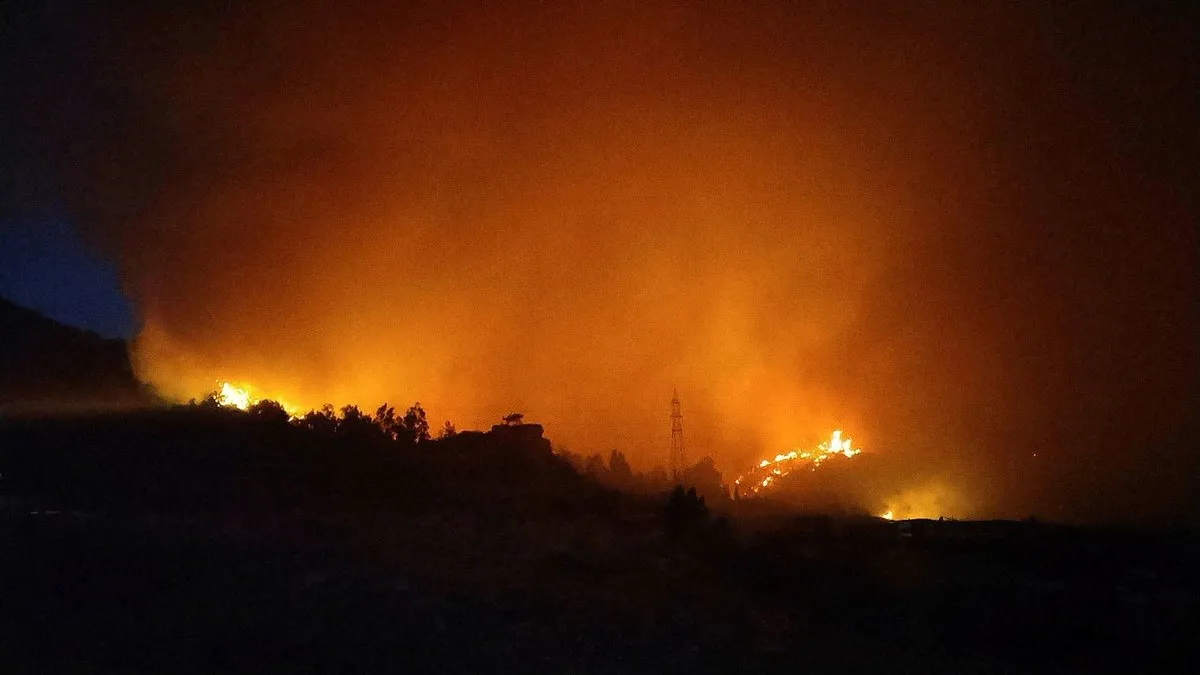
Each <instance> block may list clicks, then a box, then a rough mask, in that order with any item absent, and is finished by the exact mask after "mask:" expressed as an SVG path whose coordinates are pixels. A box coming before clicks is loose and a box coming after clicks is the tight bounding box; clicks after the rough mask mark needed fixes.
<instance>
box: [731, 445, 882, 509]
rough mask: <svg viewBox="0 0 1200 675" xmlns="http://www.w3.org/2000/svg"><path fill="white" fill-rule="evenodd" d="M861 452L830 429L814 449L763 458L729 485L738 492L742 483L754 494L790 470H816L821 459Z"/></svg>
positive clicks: (849, 455)
mask: <svg viewBox="0 0 1200 675" xmlns="http://www.w3.org/2000/svg"><path fill="white" fill-rule="evenodd" d="M861 452H862V450H861V449H859V448H855V447H853V444H852V441H851V439H850V438H849V437H846V438H842V430H841V429H834V431H833V433H832V434H830V435H829V440H828V441H826V442H822V443H820V444H818V445H817V447H816V448H814V449H812V450H799V449H797V450H792V451H791V452H786V453H782V454H778V455H775V457H773V458H771V459H764V460H762V461H761V462H759V463H758V466H757V467H755V468H754V469H752V470H751V471H750V472H748V473H746V474H743V475H741V476H738V477H737V479H736V480H734V481H733V484H734V485H735V486H737V488H738V491H739V493H741V489H742V486H745V489H746V490H747V491H748V492H749V494H752V495H757V494H758V493H759V492H761V491H762V490H764V489H766V488H768V487H770V486H771V485H773V484H775V483H776V482H777V481H778V480H779V479H780V478H783V477H784V476H786V475H788V474H790V473H792V472H793V471H796V470H798V469H808V470H810V471H816V470H817V468H818V467H819V466H821V463H822V462H825V461H827V460H828V459H830V458H831V457H837V456H841V457H845V458H850V457H853V456H855V455H857V454H859V453H861Z"/></svg>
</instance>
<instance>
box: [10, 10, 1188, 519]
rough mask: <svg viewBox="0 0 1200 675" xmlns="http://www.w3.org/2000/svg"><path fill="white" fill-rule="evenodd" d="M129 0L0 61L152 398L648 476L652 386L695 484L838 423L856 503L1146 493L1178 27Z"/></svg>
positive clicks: (1054, 507) (1182, 287)
mask: <svg viewBox="0 0 1200 675" xmlns="http://www.w3.org/2000/svg"><path fill="white" fill-rule="evenodd" d="M159 4H160V3H154V4H153V6H152V8H149V9H146V8H143V9H141V10H138V11H131V10H128V9H121V10H112V9H111V8H110V9H109V10H104V11H102V10H93V11H92V13H91V14H86V15H74V14H70V13H57V14H56V13H50V12H46V11H43V12H41V13H38V12H33V13H31V16H34V18H28V17H27V18H26V21H27V25H26V26H25V27H24V29H22V30H24V31H25V32H23V33H22V35H23V36H24V38H25V39H26V40H27V42H29V45H27V46H30V47H31V48H30V49H29V52H30V54H37V56H30V57H29V61H30V62H29V63H26V64H24V65H22V66H20V67H19V68H16V69H14V70H13V72H14V73H16V71H20V72H19V73H17V74H16V75H14V77H15V81H17V82H19V84H20V86H22V87H23V91H25V92H27V97H28V100H29V105H28V107H27V112H29V113H30V114H28V115H27V116H26V117H27V118H28V119H27V121H26V125H27V127H26V128H28V129H30V130H32V133H33V135H34V136H35V137H37V138H40V139H43V144H44V147H45V150H44V151H43V153H42V154H43V155H44V156H45V157H48V158H49V159H47V160H46V161H47V163H48V164H49V165H51V166H52V173H53V175H54V177H55V180H56V181H57V185H58V186H59V188H60V190H61V194H62V200H63V201H64V202H65V203H66V205H67V207H68V209H70V211H71V212H72V213H73V215H74V222H75V223H76V224H77V225H78V226H79V227H80V228H82V229H83V230H85V231H86V233H87V235H88V236H89V238H90V239H91V240H92V241H93V242H94V243H95V244H96V245H98V246H99V247H101V248H102V249H103V250H106V251H108V252H109V253H110V254H111V255H112V256H113V257H114V258H115V259H116V260H117V262H118V264H119V266H120V269H121V272H122V274H123V278H124V283H125V288H126V290H127V292H128V294H129V295H130V297H131V299H132V300H133V302H134V303H135V304H136V307H137V312H138V314H139V320H140V322H141V325H142V330H141V333H140V335H139V336H138V337H137V340H136V343H135V345H134V348H133V356H134V359H135V363H136V367H137V371H138V373H139V374H140V376H141V377H142V378H144V379H145V380H147V381H149V382H150V383H152V384H153V385H154V386H156V387H158V388H159V389H160V390H161V391H162V392H164V393H165V394H167V395H169V396H173V397H178V398H181V399H186V398H188V397H191V396H196V395H199V394H202V393H203V392H205V391H206V390H209V389H212V388H213V386H214V385H215V383H216V382H217V381H218V380H231V381H236V382H245V383H249V384H251V385H253V386H255V387H256V388H257V390H258V391H259V392H260V393H261V394H263V395H267V396H274V397H278V398H282V399H284V400H287V401H289V402H292V403H293V404H297V405H301V406H306V407H307V406H318V405H320V404H321V403H323V402H326V401H329V402H335V403H339V404H340V403H343V402H355V403H359V404H362V405H374V404H376V403H378V402H380V401H383V400H387V401H391V402H393V403H395V404H404V403H407V402H411V401H413V400H420V401H421V403H422V404H423V405H424V406H425V407H426V408H427V409H428V410H430V412H431V414H432V416H433V417H434V418H436V419H445V418H448V419H452V420H454V421H455V422H456V423H457V424H458V425H459V426H460V427H478V426H483V425H488V424H490V423H492V422H493V421H496V420H497V419H498V418H499V416H500V415H502V414H504V413H507V412H510V411H513V410H518V411H522V412H524V413H525V414H526V417H527V418H528V419H531V420H536V421H539V422H542V423H544V424H546V425H547V427H548V429H549V433H550V435H551V436H552V437H553V438H554V439H555V441H556V442H558V443H560V444H563V445H566V446H569V447H570V448H571V449H573V450H575V451H582V452H595V451H605V450H607V449H608V448H612V447H616V448H620V449H621V450H622V451H624V452H625V453H626V454H627V455H628V456H630V458H631V459H632V460H633V461H634V463H635V465H638V466H640V467H642V468H648V467H650V466H651V465H654V464H659V463H663V462H664V461H665V458H666V449H667V446H668V444H669V423H668V419H667V413H668V410H669V408H668V400H669V399H670V396H671V392H672V390H673V389H677V390H678V391H679V393H680V396H681V398H682V399H683V402H684V412H685V429H686V433H687V443H688V450H689V454H690V455H691V457H692V458H699V457H700V456H703V455H712V456H713V457H714V458H715V459H716V460H717V463H718V465H719V466H720V467H722V468H723V469H725V470H726V472H727V473H732V474H736V473H739V472H740V470H741V469H743V468H744V467H746V466H748V465H749V464H751V463H752V462H753V461H754V460H756V459H757V458H758V457H759V456H761V455H763V454H774V453H775V452H777V451H780V450H782V449H785V448H787V447H792V446H796V445H805V446H806V445H811V444H813V443H815V442H816V441H818V440H821V439H822V438H824V437H825V435H826V434H827V432H828V431H829V430H830V429H831V428H833V427H835V426H840V427H842V428H844V429H845V430H846V432H847V433H848V434H849V435H852V436H854V437H855V440H856V443H857V444H858V445H860V446H862V447H865V448H866V449H867V450H868V451H875V452H876V453H878V456H877V464H878V465H880V466H883V467H886V473H887V475H888V476H890V477H892V478H894V481H893V483H894V484H893V485H892V486H891V487H888V488H882V487H881V488H880V492H881V494H879V495H878V496H879V498H880V499H879V500H878V501H882V499H883V498H884V497H887V496H888V495H886V494H882V492H887V491H891V492H892V493H895V494H901V493H903V492H904V491H905V490H908V491H910V492H911V491H912V490H919V489H921V486H922V485H926V484H937V485H949V486H951V489H953V490H954V491H955V494H957V495H960V496H961V495H966V497H965V498H960V499H958V500H957V501H956V504H955V508H958V509H960V511H961V512H960V513H959V514H957V515H964V516H971V515H986V514H997V513H999V514H1005V515H1025V514H1027V513H1031V512H1037V513H1042V514H1046V515H1048V516H1051V517H1072V518H1076V517H1103V518H1108V517H1116V516H1126V515H1130V514H1131V513H1132V514H1135V515H1143V514H1148V513H1152V512H1154V511H1155V509H1159V508H1161V509H1166V508H1168V507H1170V508H1176V507H1178V505H1179V503H1178V502H1177V501H1170V500H1171V499H1173V497H1172V496H1170V495H1174V494H1175V493H1174V492H1172V490H1173V489H1176V488H1181V487H1186V486H1183V485H1181V484H1179V483H1177V482H1172V481H1171V480H1168V477H1169V475H1170V474H1171V473H1175V474H1178V473H1179V468H1180V467H1181V466H1184V465H1183V464H1181V462H1185V461H1190V457H1191V455H1189V454H1187V453H1188V452H1191V450H1190V449H1185V448H1184V442H1185V441H1187V440H1188V439H1185V438H1184V436H1183V433H1184V430H1185V428H1186V419H1185V417H1186V415H1188V414H1189V411H1190V410H1191V409H1192V408H1193V407H1194V405H1195V398H1194V388H1193V387H1194V375H1195V371H1194V367H1195V344H1194V338H1195V320H1194V318H1195V315H1194V307H1195V305H1194V300H1195V297H1194V282H1195V267H1194V263H1195V256H1194V254H1195V250H1196V249H1195V237H1194V232H1192V231H1191V230H1190V229H1189V228H1188V227H1187V226H1186V223H1187V221H1188V213H1189V210H1190V209H1191V208H1192V206H1193V205H1192V204H1190V203H1188V201H1187V200H1188V199H1189V197H1188V195H1187V194H1186V191H1185V190H1183V189H1177V188H1181V187H1183V186H1186V183H1187V176H1188V172H1189V170H1188V168H1187V167H1188V165H1189V164H1190V161H1189V159H1188V158H1189V153H1188V151H1187V149H1186V143H1184V144H1180V143H1179V135H1180V133H1181V132H1186V130H1187V129H1188V126H1189V122H1188V120H1189V119H1190V120H1192V121H1194V117H1193V116H1190V115H1189V114H1188V111H1187V110H1186V109H1185V110H1181V109H1180V106H1181V105H1182V104H1180V103H1178V101H1179V100H1180V98H1189V97H1188V96H1186V92H1187V90H1188V89H1189V88H1190V87H1191V85H1190V84H1189V82H1190V83H1192V84H1194V79H1193V78H1190V77H1189V75H1188V72H1187V71H1188V70H1189V68H1188V67H1187V63H1188V62H1187V58H1186V57H1187V56H1188V55H1189V54H1192V52H1191V51H1190V49H1189V47H1188V46H1187V45H1188V43H1189V37H1188V35H1189V33H1190V31H1188V30H1187V22H1183V24H1182V26H1180V25H1179V24H1178V23H1177V22H1175V21H1173V20H1171V19H1170V18H1169V17H1164V18H1162V19H1154V20H1152V19H1151V18H1148V17H1146V16H1142V15H1136V14H1130V15H1121V16H1115V15H1114V16H1110V15H1108V14H1103V13H1101V12H1098V11H1097V12H1096V13H1095V14H1090V15H1087V16H1076V15H1063V14H1062V13H1061V12H1057V11H1056V10H1050V9H1044V10H1038V11H1036V12H1032V11H1031V12H1024V13H1018V12H1016V11H1015V10H1008V9H1004V10H999V9H997V10H995V11H993V10H979V11H975V10H970V11H961V10H955V11H953V12H946V11H944V8H942V9H933V8H928V9H913V8H908V7H900V6H895V7H893V6H890V5H887V6H883V7H877V8H875V11H869V12H868V11H862V12H851V11H833V10H828V9H821V10H815V9H814V10H804V9H797V8H794V7H791V6H790V5H789V4H786V3H780V4H779V5H773V4H768V5H767V6H765V7H761V8H759V9H756V10H747V9H745V8H743V7H742V6H741V3H731V4H729V5H704V6H702V7H692V8H688V7H680V8H674V9H667V10H650V9H645V8H643V7H642V5H643V4H647V3H630V4H629V5H628V6H624V7H622V6H605V7H597V6H595V5H594V4H593V3H582V4H581V5H579V6H566V5H563V4H559V3H547V4H542V3H534V4H531V5H530V6H528V7H523V8H515V7H512V6H506V8H505V9H503V10H501V9H490V10H482V9H478V8H474V7H466V6H455V5H445V4H442V3H435V5H436V6H435V7H421V6H417V5H416V4H412V5H410V4H408V3H398V4H402V5H405V6H406V9H403V10H388V11H384V10H374V9H372V10H366V9H364V8H361V7H358V8H348V7H346V6H345V4H344V3H328V4H324V3H311V2H309V3H278V4H275V3H271V4H269V5H255V6H250V4H244V3H235V5H234V6H233V7H221V8H219V9H217V8H210V7H208V6H207V5H208V3H202V5H201V6H202V7H203V8H199V7H191V8H184V9H170V10H167V9H162V8H159V7H158V5H159ZM649 4H654V3H649ZM881 10H882V11H881ZM81 11H83V10H81ZM32 46H36V47H37V49H33V48H32ZM18 49H20V48H19V47H17V48H14V53H16V50H18ZM1192 59H1193V61H1194V54H1192ZM1181 63H1182V64H1183V65H1180V64H1181ZM1192 65H1194V63H1193V64H1192ZM1192 74H1193V75H1194V72H1193V73H1192ZM10 75H11V73H10ZM1193 93H1194V92H1193ZM1192 131H1194V129H1192ZM1192 135H1193V136H1194V134H1192ZM1193 140H1194V138H1193ZM1192 215H1194V212H1193V213H1192ZM1169 452H1173V453H1175V454H1174V455H1170V454H1167V453H1169ZM1181 455H1182V459H1181ZM1152 457H1159V458H1162V459H1161V461H1160V460H1158V459H1155V460H1153V461H1154V462H1156V465H1155V466H1150V468H1147V466H1148V464H1150V463H1151V462H1152V460H1151V458H1152ZM1162 467H1166V468H1162ZM1172 467H1173V468H1172ZM1160 474H1161V475H1160ZM1164 495H1166V496H1164Z"/></svg>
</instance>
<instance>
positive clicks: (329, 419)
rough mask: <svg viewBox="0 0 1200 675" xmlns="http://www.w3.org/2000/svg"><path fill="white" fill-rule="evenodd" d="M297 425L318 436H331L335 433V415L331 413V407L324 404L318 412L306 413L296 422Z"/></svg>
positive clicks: (336, 420) (336, 424) (336, 423)
mask: <svg viewBox="0 0 1200 675" xmlns="http://www.w3.org/2000/svg"><path fill="white" fill-rule="evenodd" d="M297 424H298V425H299V426H300V428H302V429H310V430H312V431H314V432H316V433H318V434H324V435H326V436H332V435H333V434H335V433H337V426H338V419H337V413H335V412H334V411H333V406H331V405H329V404H328V403H326V404H325V405H323V406H321V409H320V410H310V411H308V413H307V414H305V415H304V417H301V418H300V419H299V420H298V421H297Z"/></svg>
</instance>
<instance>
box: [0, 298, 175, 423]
mask: <svg viewBox="0 0 1200 675" xmlns="http://www.w3.org/2000/svg"><path fill="white" fill-rule="evenodd" d="M153 400H154V397H153V396H152V395H151V394H150V393H149V392H148V390H147V389H146V388H145V386H144V385H142V384H141V383H139V382H138V381H137V379H136V378H135V377H134V375H133V368H132V367H131V365H130V363H129V354H128V350H127V349H126V345H125V343H124V342H122V341H121V340H108V339H105V338H102V337H100V336H99V335H96V334H95V333H92V332H90V331H84V330H80V329H77V328H72V327H70V326H65V325H63V324H61V323H58V322H57V321H54V320H52V319H48V318H46V317H44V316H42V315H40V314H38V313H37V312H34V311H32V310H29V309H26V308H24V307H20V306H18V305H15V304H13V303H11V302H9V301H8V300H5V299H3V298H0V413H23V412H53V411H56V410H77V409H81V408H100V407H103V408H112V407H130V406H140V405H145V404H148V403H151V402H153Z"/></svg>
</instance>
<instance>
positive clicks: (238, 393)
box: [216, 382, 300, 418]
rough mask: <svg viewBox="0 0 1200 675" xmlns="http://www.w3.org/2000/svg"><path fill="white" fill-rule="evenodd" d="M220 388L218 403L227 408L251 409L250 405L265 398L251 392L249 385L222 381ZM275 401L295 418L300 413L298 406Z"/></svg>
mask: <svg viewBox="0 0 1200 675" xmlns="http://www.w3.org/2000/svg"><path fill="white" fill-rule="evenodd" d="M220 385H221V386H220V388H219V389H217V391H216V399H217V403H219V404H220V405H223V406H225V407H227V408H237V409H238V410H249V409H250V406H252V405H254V404H255V403H258V402H259V401H262V400H264V399H263V398H259V397H255V396H253V395H252V394H251V393H250V388H249V387H239V386H237V385H234V384H231V383H229V382H221V383H220ZM275 402H276V403H278V404H279V405H280V406H282V407H283V409H284V410H286V411H287V413H288V414H289V415H291V416H292V417H293V418H295V417H297V416H298V415H299V414H300V413H299V412H298V410H299V409H298V408H296V407H295V406H292V405H289V404H287V403H285V402H284V401H280V400H279V399H275Z"/></svg>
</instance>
